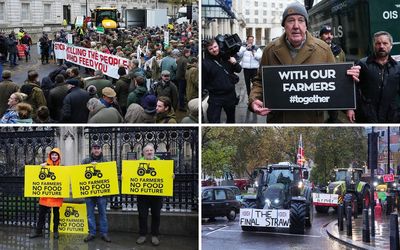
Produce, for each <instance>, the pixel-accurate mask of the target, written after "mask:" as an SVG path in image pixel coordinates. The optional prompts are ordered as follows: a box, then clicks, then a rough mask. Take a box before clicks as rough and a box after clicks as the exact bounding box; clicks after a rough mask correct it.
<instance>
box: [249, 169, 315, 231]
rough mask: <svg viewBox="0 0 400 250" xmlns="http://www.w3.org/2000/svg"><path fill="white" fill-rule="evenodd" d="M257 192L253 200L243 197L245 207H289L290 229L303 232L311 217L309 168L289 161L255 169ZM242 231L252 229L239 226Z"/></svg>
mask: <svg viewBox="0 0 400 250" xmlns="http://www.w3.org/2000/svg"><path fill="white" fill-rule="evenodd" d="M257 172H258V173H257V175H258V177H257V185H258V187H257V195H256V197H255V200H246V201H245V202H246V204H249V205H250V207H248V208H256V209H286V210H290V226H289V230H290V232H291V233H296V234H303V233H304V229H305V227H311V224H312V220H313V208H314V207H313V203H312V187H311V185H310V184H309V181H308V180H307V179H308V171H307V170H306V169H305V168H302V167H300V166H298V165H294V164H291V163H288V162H282V163H279V164H272V165H268V166H267V167H262V168H261V169H259V170H258V171H257ZM242 229H243V230H244V231H250V230H254V229H255V228H254V227H252V226H242Z"/></svg>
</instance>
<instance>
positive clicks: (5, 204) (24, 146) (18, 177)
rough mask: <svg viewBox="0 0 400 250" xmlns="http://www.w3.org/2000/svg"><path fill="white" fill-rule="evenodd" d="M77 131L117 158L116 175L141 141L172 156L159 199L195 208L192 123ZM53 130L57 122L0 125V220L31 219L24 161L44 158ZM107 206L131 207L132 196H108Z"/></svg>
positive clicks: (175, 208)
mask: <svg viewBox="0 0 400 250" xmlns="http://www.w3.org/2000/svg"><path fill="white" fill-rule="evenodd" d="M79 131H80V133H82V134H83V136H82V137H83V138H85V139H86V140H83V141H82V142H81V143H82V145H83V146H84V147H86V149H87V151H88V152H90V145H91V143H92V142H93V141H96V142H98V143H100V144H101V145H102V149H103V153H104V156H105V158H106V159H107V160H109V161H116V162H117V166H118V175H119V179H120V174H121V165H122V160H128V159H138V158H140V156H141V152H142V148H143V147H144V146H145V145H146V144H147V143H152V144H154V146H155V149H156V154H157V155H159V156H160V157H161V158H163V159H171V160H174V173H175V179H174V195H173V197H166V198H165V199H164V207H163V211H170V212H192V211H197V209H198V150H199V146H198V128H191V127H181V128H172V127H171V128H170V127H167V128H155V127H140V128H138V127H118V128H117V127H85V128H83V129H79ZM59 133H60V130H59V128H51V127H7V128H0V224H7V225H17V226H28V227H31V226H33V225H35V223H36V221H37V214H38V199H37V198H25V197H24V193H23V192H24V191H23V188H24V187H23V185H24V177H23V173H24V166H25V165H27V164H29V165H36V164H40V163H42V162H44V161H45V159H46V157H47V155H46V152H48V151H49V150H50V149H49V148H53V147H54V146H55V144H56V140H57V137H59V136H60V134H59ZM119 183H121V182H119ZM120 190H121V188H120ZM107 208H108V209H115V210H116V211H127V212H129V211H136V210H137V205H136V196H134V195H122V194H121V195H116V196H110V197H109V203H108V207H107ZM46 224H47V223H46ZM47 226H48V225H47Z"/></svg>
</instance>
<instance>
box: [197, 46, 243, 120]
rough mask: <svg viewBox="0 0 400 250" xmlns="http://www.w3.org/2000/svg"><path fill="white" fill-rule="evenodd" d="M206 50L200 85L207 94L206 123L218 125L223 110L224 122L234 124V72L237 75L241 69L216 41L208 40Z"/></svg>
mask: <svg viewBox="0 0 400 250" xmlns="http://www.w3.org/2000/svg"><path fill="white" fill-rule="evenodd" d="M221 44H222V43H221ZM206 48H207V51H206V56H205V59H204V60H203V62H202V83H203V87H204V89H207V90H208V93H209V99H208V105H209V106H208V109H207V118H208V122H210V123H220V122H221V121H220V119H221V110H222V108H223V109H224V111H225V113H226V116H227V121H226V122H227V123H235V106H236V104H237V103H238V100H237V96H236V91H235V84H236V83H237V82H238V81H239V77H238V76H237V75H236V74H235V73H234V72H237V73H239V72H240V71H241V70H242V67H241V66H240V64H239V63H238V62H237V61H236V59H235V58H234V57H232V56H231V55H232V54H229V53H226V52H222V51H223V50H222V49H220V48H221V47H220V45H218V43H217V40H216V39H210V40H208V41H207V43H206ZM236 52H237V51H236ZM236 52H235V53H234V54H236Z"/></svg>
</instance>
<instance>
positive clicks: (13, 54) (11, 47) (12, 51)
mask: <svg viewBox="0 0 400 250" xmlns="http://www.w3.org/2000/svg"><path fill="white" fill-rule="evenodd" d="M17 44H18V41H17V39H16V38H15V35H14V32H12V33H11V34H10V35H9V36H8V40H7V45H8V47H7V50H8V54H9V58H8V60H9V61H10V67H13V66H16V65H18V64H17V55H18V50H17Z"/></svg>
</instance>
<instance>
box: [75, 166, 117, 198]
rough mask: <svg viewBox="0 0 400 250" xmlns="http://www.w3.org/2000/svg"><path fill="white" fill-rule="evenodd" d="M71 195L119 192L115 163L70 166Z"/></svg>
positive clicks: (76, 196) (81, 195)
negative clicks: (71, 173) (71, 172)
mask: <svg viewBox="0 0 400 250" xmlns="http://www.w3.org/2000/svg"><path fill="white" fill-rule="evenodd" d="M70 168H71V171H73V173H74V174H73V175H71V183H72V197H73V198H81V197H93V196H104V195H113V194H119V188H118V175H117V163H116V162H115V161H113V162H99V163H96V164H83V165H77V166H71V167H70Z"/></svg>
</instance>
